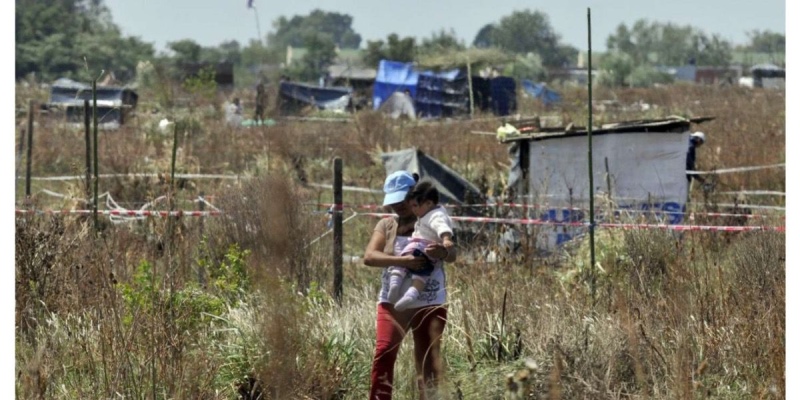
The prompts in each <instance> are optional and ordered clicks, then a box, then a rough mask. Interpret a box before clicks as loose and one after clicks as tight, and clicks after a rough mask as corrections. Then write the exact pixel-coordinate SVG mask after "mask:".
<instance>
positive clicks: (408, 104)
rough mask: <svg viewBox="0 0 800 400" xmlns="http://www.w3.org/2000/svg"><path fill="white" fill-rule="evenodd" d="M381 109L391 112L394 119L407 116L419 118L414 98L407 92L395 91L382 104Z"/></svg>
mask: <svg viewBox="0 0 800 400" xmlns="http://www.w3.org/2000/svg"><path fill="white" fill-rule="evenodd" d="M380 110H381V111H382V112H384V113H386V114H389V116H391V117H392V118H394V119H397V118H400V117H401V116H406V117H408V118H410V119H416V118H417V112H416V110H415V109H414V100H413V99H412V98H411V96H409V95H407V94H406V93H404V92H403V93H401V92H394V93H392V95H391V96H389V98H388V99H387V100H386V101H384V102H383V104H381V107H380Z"/></svg>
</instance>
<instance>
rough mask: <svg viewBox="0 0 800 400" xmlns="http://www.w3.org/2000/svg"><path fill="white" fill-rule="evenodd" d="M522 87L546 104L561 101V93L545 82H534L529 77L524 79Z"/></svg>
mask: <svg viewBox="0 0 800 400" xmlns="http://www.w3.org/2000/svg"><path fill="white" fill-rule="evenodd" d="M522 88H523V89H524V90H525V92H527V93H528V94H529V95H531V96H533V97H535V98H537V99H539V100H541V101H542V103H544V105H546V106H548V105H551V104H555V103H558V102H560V101H561V95H560V94H558V92H556V91H555V90H552V89H550V88H548V87H547V86H546V85H545V84H544V83H533V82H531V81H529V80H527V79H523V80H522Z"/></svg>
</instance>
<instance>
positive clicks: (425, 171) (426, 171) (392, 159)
mask: <svg viewBox="0 0 800 400" xmlns="http://www.w3.org/2000/svg"><path fill="white" fill-rule="evenodd" d="M381 160H382V161H383V166H384V168H385V169H386V174H387V175H388V174H391V173H392V172H395V171H399V170H404V171H408V172H411V173H418V174H419V176H420V179H428V180H430V181H432V182H433V183H434V184H435V185H436V188H437V189H439V194H440V197H441V198H440V202H441V203H443V204H448V203H449V204H458V205H463V204H475V203H482V202H483V200H484V196H483V194H481V191H480V189H478V188H477V187H476V186H475V185H473V184H472V183H470V182H469V181H467V180H466V179H464V178H463V177H461V175H459V174H458V173H456V172H455V171H453V170H452V169H450V168H449V167H448V166H446V165H444V164H442V163H441V162H440V161H439V160H437V159H435V158H433V157H431V156H429V155H427V154H425V153H423V152H422V151H421V150H419V149H417V148H410V149H405V150H400V151H395V152H391V153H383V154H381Z"/></svg>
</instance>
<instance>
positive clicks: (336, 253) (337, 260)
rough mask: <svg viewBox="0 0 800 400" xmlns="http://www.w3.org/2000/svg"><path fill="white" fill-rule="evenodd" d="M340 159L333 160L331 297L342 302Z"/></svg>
mask: <svg viewBox="0 0 800 400" xmlns="http://www.w3.org/2000/svg"><path fill="white" fill-rule="evenodd" d="M342 211H343V210H342V159H341V158H339V157H336V158H334V159H333V216H332V217H333V297H334V298H335V299H336V302H337V303H339V304H341V302H342Z"/></svg>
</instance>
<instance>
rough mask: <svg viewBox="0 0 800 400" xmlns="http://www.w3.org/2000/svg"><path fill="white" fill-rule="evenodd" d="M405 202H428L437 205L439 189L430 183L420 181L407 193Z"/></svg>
mask: <svg viewBox="0 0 800 400" xmlns="http://www.w3.org/2000/svg"><path fill="white" fill-rule="evenodd" d="M406 200H416V201H417V203H422V202H424V201H426V200H430V201H432V202H433V204H439V189H436V186H434V185H433V183H432V182H430V181H422V182H420V183H417V184H416V185H415V186H414V188H413V189H411V190H410V191H409V192H408V194H407V195H406Z"/></svg>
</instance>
